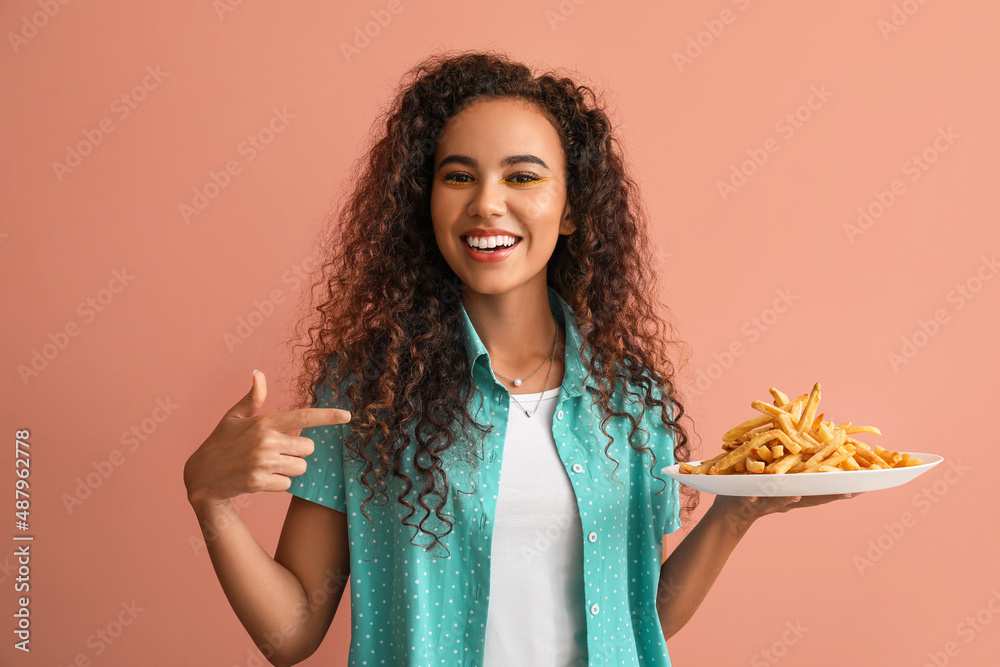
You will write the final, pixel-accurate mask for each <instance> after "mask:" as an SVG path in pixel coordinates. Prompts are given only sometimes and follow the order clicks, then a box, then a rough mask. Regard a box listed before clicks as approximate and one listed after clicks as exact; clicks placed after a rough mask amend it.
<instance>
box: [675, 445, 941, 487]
mask: <svg viewBox="0 0 1000 667" xmlns="http://www.w3.org/2000/svg"><path fill="white" fill-rule="evenodd" d="M900 454H909V455H910V456H911V457H912V458H915V459H922V460H923V463H922V464H921V465H918V466H907V467H905V468H889V469H887V470H844V471H842V472H810V473H796V474H792V475H787V474H786V475H769V474H767V473H759V474H754V473H743V474H738V475H691V474H682V473H681V472H680V470H679V468H680V465H678V464H675V465H672V466H667V467H666V468H663V470H661V472H662V473H663V474H664V475H668V476H669V477H672V478H673V479H676V480H677V481H678V482H680V483H681V484H686V485H687V486H690V487H691V488H692V489H697V490H699V491H704V492H706V493H713V494H715V495H717V496H758V497H762V496H824V495H830V494H838V493H861V492H862V491H878V490H879V489H890V488H892V487H894V486H900V485H901V484H906V483H907V482H909V481H911V480H913V479H915V478H917V477H919V476H920V475H922V474H924V473H925V472H927V471H928V470H930V469H931V468H933V467H934V466H936V465H937V464H939V463H941V461H943V460H944V459H943V458H942V457H940V456H938V455H937V454H922V453H920V452H900ZM699 463H701V461H691V465H698V464H699Z"/></svg>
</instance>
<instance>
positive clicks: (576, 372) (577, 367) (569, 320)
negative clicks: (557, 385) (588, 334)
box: [459, 286, 598, 396]
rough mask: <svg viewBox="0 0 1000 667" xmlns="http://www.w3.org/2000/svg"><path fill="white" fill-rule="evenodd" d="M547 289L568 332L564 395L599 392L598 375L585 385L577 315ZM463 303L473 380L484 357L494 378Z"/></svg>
mask: <svg viewBox="0 0 1000 667" xmlns="http://www.w3.org/2000/svg"><path fill="white" fill-rule="evenodd" d="M547 289H548V293H549V307H550V308H551V310H552V314H553V315H554V316H555V318H556V320H558V321H559V322H560V323H561V324H563V326H564V327H565V329H566V356H565V363H566V368H565V371H564V373H563V383H562V387H563V393H564V394H566V395H569V396H579V395H580V394H581V393H583V388H584V386H589V387H592V388H593V389H595V390H596V389H598V386H597V378H596V376H594V375H591V376H590V377H589V378H587V380H586V383H584V377H585V376H586V375H587V368H586V367H585V366H584V363H583V361H582V360H581V359H580V352H579V350H580V344H581V334H580V328H579V324H578V323H577V321H576V313H575V312H574V311H573V309H572V308H570V307H569V304H567V303H566V301H564V300H563V298H562V297H561V296H559V293H558V292H556V291H555V289H553V288H552V287H551V286H548V287H547ZM459 304H460V305H461V308H462V337H463V340H464V342H465V351H466V353H467V354H468V355H469V370H470V372H471V373H473V379H475V375H474V374H475V370H476V363H477V362H478V361H479V358H480V357H483V356H485V357H486V361H485V362H483V366H484V367H485V368H487V369H489V370H490V375H493V371H492V369H490V355H489V352H487V351H486V346H485V345H483V341H482V339H480V338H479V333H478V332H477V331H476V328H475V327H474V326H472V320H470V319H469V314H468V312H466V310H465V305H464V304H463V303H462V301H461V299H460V300H459ZM493 381H494V382H497V379H496V376H493Z"/></svg>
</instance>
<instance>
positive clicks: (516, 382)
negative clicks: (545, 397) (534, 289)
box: [493, 322, 559, 419]
mask: <svg viewBox="0 0 1000 667" xmlns="http://www.w3.org/2000/svg"><path fill="white" fill-rule="evenodd" d="M558 345H559V323H558V322H556V339H555V340H554V341H552V355H551V356H550V357H549V358H548V359H546V360H545V361H548V362H549V372H548V374H547V375H546V376H545V385H544V386H543V387H542V393H541V394H539V395H538V403H536V404H535V409H534V410H533V411H531V412H528V411H527V410H525V409H524V406H523V405H521V401H519V400H517V399H516V398H514V394H511V395H510V397H511V398H513V399H514V402H515V403H517V404H518V405H519V406H520V407H521V410H524V415H525V416H526V417H528V418H529V419H530V418H531V416H532V415H534V414H535V413H536V412H538V406H540V405H541V404H542V394H544V393H545V388H546V387H548V386H549V378H550V377H552V362H553V360H554V359H555V356H556V346H558ZM545 361H543V362H542V363H541V364H539V365H538V368H536V369H535V370H534V372H532V374H531V375H534V374H535V373H537V372H538V371H539V370H540V369H541V368H542V366H544V365H545ZM493 372H494V373H496V375H499V376H500V377H502V378H503V379H504V380H506V381H507V382H510V383H511V384H513V385H514V386H515V387H520V386H521V383H522V382H524V380H527V379H529V378H530V377H531V375H529V376H528V377H526V378H524V380H522V379H521V378H514V379H513V380H511V379H510V378H509V377H507V376H505V375H500V374H499V373H497V372H496V371H493Z"/></svg>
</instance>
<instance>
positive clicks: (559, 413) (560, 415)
mask: <svg viewBox="0 0 1000 667" xmlns="http://www.w3.org/2000/svg"><path fill="white" fill-rule="evenodd" d="M562 418H563V411H562V410H560V411H559V412H557V413H556V419H562Z"/></svg>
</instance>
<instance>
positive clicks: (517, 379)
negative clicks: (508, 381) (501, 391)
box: [514, 378, 521, 387]
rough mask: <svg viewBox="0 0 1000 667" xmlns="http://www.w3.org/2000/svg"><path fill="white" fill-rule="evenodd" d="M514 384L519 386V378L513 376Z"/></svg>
mask: <svg viewBox="0 0 1000 667" xmlns="http://www.w3.org/2000/svg"><path fill="white" fill-rule="evenodd" d="M514 386H515V387H520V386H521V378H515V379H514Z"/></svg>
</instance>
